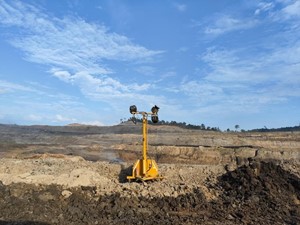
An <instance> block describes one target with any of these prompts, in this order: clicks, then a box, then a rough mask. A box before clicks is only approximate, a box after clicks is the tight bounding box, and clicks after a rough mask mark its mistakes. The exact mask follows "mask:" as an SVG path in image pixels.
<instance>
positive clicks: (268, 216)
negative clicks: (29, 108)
mask: <svg viewBox="0 0 300 225" xmlns="http://www.w3.org/2000/svg"><path fill="white" fill-rule="evenodd" d="M299 184H300V180H299V178H298V177H296V176H294V175H292V174H290V173H289V172H287V171H285V170H283V169H282V168H281V167H280V166H278V165H276V164H274V163H270V162H251V163H250V165H249V166H242V167H240V168H238V169H236V170H234V171H231V172H227V173H226V174H224V175H222V176H220V177H219V178H218V179H217V183H216V184H215V185H211V182H207V188H208V190H210V191H211V192H214V191H215V192H217V193H219V195H218V196H217V197H216V198H215V199H214V200H208V199H207V198H206V196H205V195H204V193H203V189H201V188H200V187H198V186H194V187H192V188H190V186H187V185H185V184H183V183H182V184H179V185H177V186H170V188H173V189H174V191H176V192H178V193H180V194H178V195H176V196H158V195H148V194H147V193H146V194H145V195H144V194H143V192H144V190H152V189H153V188H159V186H162V185H168V184H167V183H166V182H150V183H147V184H143V183H127V184H120V186H118V187H119V188H117V189H116V190H115V191H114V192H107V193H105V192H99V189H98V188H97V187H96V186H78V187H68V188H67V187H64V186H60V185H57V184H52V185H44V184H40V185H36V184H25V183H11V184H9V185H4V184H3V183H2V182H0V224H22V225H23V224H295V225H296V224H299V223H300V205H299V203H300V186H299ZM120 188H121V189H120ZM137 191H138V192H140V193H138V194H137V193H136V192H137ZM29 221H31V222H29Z"/></svg>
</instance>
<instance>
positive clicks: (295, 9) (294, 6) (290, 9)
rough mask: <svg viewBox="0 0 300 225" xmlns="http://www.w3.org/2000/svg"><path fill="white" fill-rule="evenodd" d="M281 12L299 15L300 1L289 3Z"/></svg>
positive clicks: (294, 15)
mask: <svg viewBox="0 0 300 225" xmlns="http://www.w3.org/2000/svg"><path fill="white" fill-rule="evenodd" d="M282 12H283V13H285V14H286V15H287V17H300V1H299V0H295V1H293V2H292V3H291V4H289V5H287V6H286V7H285V8H283V9H282Z"/></svg>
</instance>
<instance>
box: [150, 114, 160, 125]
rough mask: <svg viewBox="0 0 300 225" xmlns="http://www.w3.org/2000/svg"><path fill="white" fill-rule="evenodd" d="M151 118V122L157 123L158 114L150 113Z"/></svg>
mask: <svg viewBox="0 0 300 225" xmlns="http://www.w3.org/2000/svg"><path fill="white" fill-rule="evenodd" d="M151 120H152V122H153V123H157V122H158V116H157V115H152V116H151Z"/></svg>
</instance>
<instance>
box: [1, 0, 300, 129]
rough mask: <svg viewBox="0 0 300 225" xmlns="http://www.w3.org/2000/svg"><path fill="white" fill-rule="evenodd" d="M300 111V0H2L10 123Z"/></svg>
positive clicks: (249, 124)
mask: <svg viewBox="0 0 300 225" xmlns="http://www.w3.org/2000/svg"><path fill="white" fill-rule="evenodd" d="M132 104H136V105H137V107H138V110H140V111H149V110H150V109H151V107H152V106H153V105H154V104H156V105H158V106H159V107H160V112H159V117H160V119H163V120H167V121H171V120H175V121H180V122H187V123H192V124H202V123H203V124H205V125H206V126H211V127H220V128H221V129H223V130H224V129H227V128H230V129H234V126H235V125H236V124H238V125H239V126H240V128H242V129H252V128H262V127H264V126H266V127H268V128H272V127H285V126H295V125H299V123H300V116H299V115H300V0H274V1H256V0H251V1H249V0H236V1H233V0H223V1H219V0H213V1H212V0H203V1H196V0H195V1H192V0H190V1H189V0H185V1H173V0H154V1H146V0H139V1H138V0H101V1H100V0H89V1H78V0H77V1H76V0H51V1H46V0H39V1H38V0H26V1H14V0H0V123H16V124H26V125H27V124H28V125H31V124H49V125H65V124H69V123H85V124H96V125H113V124H118V123H119V122H120V119H123V118H129V117H130V114H129V110H128V108H129V106H130V105H132Z"/></svg>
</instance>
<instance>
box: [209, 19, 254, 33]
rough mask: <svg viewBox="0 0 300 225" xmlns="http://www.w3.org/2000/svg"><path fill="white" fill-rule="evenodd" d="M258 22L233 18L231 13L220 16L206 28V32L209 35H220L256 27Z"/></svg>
mask: <svg viewBox="0 0 300 225" xmlns="http://www.w3.org/2000/svg"><path fill="white" fill-rule="evenodd" d="M256 24H257V21H256V20H251V19H249V20H245V19H243V20H242V19H238V18H233V17H232V16H230V15H223V16H218V18H217V19H216V20H215V21H214V22H213V24H212V25H210V26H207V27H206V28H205V29H204V33H205V34H207V35H213V36H218V35H221V34H224V33H228V32H232V31H236V30H245V29H249V28H252V27H254V26H255V25H256Z"/></svg>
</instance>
